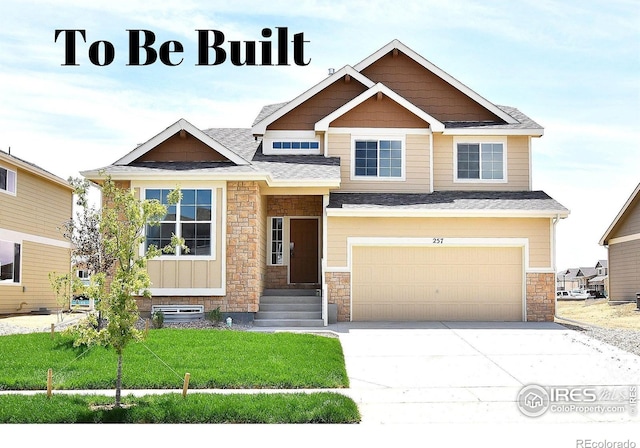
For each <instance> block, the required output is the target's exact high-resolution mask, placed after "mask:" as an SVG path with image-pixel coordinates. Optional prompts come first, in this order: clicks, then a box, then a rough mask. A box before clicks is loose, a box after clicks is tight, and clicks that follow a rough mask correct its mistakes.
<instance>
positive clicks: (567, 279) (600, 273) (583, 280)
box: [556, 260, 608, 295]
mask: <svg viewBox="0 0 640 448" xmlns="http://www.w3.org/2000/svg"><path fill="white" fill-rule="evenodd" d="M607 267H608V262H607V260H598V262H597V263H596V265H595V267H593V268H591V267H582V268H569V269H565V270H564V271H560V272H558V274H557V276H556V285H557V286H556V289H557V290H558V291H573V290H578V289H580V290H583V291H597V292H600V293H602V294H603V295H606V282H607V275H608V268H607Z"/></svg>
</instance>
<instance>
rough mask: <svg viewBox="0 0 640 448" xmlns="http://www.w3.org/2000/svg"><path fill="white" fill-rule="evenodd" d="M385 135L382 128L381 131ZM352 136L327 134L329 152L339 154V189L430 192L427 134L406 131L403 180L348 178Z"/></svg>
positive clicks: (337, 155) (334, 154) (333, 155)
mask: <svg viewBox="0 0 640 448" xmlns="http://www.w3.org/2000/svg"><path fill="white" fill-rule="evenodd" d="M380 134H381V135H384V129H382V130H381V131H380ZM351 144H352V143H351V135H350V134H337V133H331V134H329V155H330V156H331V157H340V177H341V185H340V191H350V192H402V193H429V188H430V186H429V136H428V135H422V134H407V135H406V140H405V146H406V162H405V163H406V173H405V180H404V181H389V180H378V181H369V180H366V181H363V180H351V154H352V150H351Z"/></svg>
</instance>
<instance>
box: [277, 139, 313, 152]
mask: <svg viewBox="0 0 640 448" xmlns="http://www.w3.org/2000/svg"><path fill="white" fill-rule="evenodd" d="M271 148H272V149H316V150H317V149H320V142H317V141H313V140H311V141H274V142H272V143H271Z"/></svg>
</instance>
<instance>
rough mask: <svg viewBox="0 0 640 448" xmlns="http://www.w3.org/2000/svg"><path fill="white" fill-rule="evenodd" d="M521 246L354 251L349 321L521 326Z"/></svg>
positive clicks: (398, 248) (366, 247)
mask: <svg viewBox="0 0 640 448" xmlns="http://www.w3.org/2000/svg"><path fill="white" fill-rule="evenodd" d="M522 250H523V249H522V248H521V247H445V246H435V247H434V246H429V247H424V246H423V247H405V246H402V247H399V246H381V247H377V246H376V247H370V246H356V247H353V253H352V279H351V280H352V295H351V300H352V320H354V321H398V320H400V321H429V320H451V321H521V320H523V309H522V307H523V294H524V293H523V277H524V273H523V267H522Z"/></svg>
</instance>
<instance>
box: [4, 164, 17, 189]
mask: <svg viewBox="0 0 640 448" xmlns="http://www.w3.org/2000/svg"><path fill="white" fill-rule="evenodd" d="M0 191H4V192H8V193H11V194H16V172H15V171H11V170H8V169H6V168H2V167H0Z"/></svg>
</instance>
